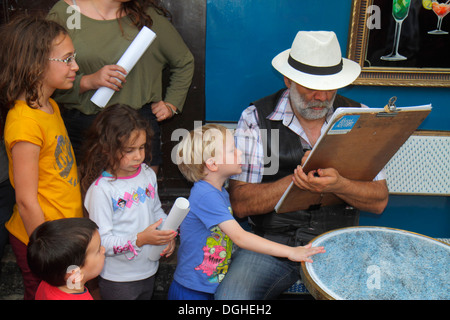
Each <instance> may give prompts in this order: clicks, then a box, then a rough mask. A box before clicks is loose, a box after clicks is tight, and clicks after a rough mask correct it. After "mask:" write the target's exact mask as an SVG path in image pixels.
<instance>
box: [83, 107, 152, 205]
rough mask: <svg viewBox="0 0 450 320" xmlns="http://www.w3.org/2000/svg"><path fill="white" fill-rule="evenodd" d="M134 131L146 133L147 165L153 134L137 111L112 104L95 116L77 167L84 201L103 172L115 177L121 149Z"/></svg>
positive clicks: (149, 158)
mask: <svg viewBox="0 0 450 320" xmlns="http://www.w3.org/2000/svg"><path fill="white" fill-rule="evenodd" d="M135 130H144V131H145V134H146V144H145V160H144V162H145V163H146V164H147V165H150V160H151V138H152V136H153V131H152V129H151V127H150V125H149V123H148V121H147V120H145V119H144V118H142V117H141V116H140V115H139V112H138V111H136V110H134V109H133V108H131V107H129V106H127V105H124V104H114V105H111V106H109V107H107V108H105V109H104V110H103V111H102V112H100V113H99V114H98V115H97V117H96V118H95V120H94V122H93V123H92V125H91V127H90V128H89V131H88V133H87V138H86V140H85V141H84V158H83V159H82V161H81V163H80V177H81V184H80V187H81V193H82V195H83V197H84V195H85V194H86V191H87V190H88V189H89V186H90V185H91V184H92V183H93V182H94V181H95V180H96V179H97V178H98V177H99V176H100V175H101V173H102V172H103V171H104V170H108V172H109V173H110V174H112V175H113V176H114V177H117V175H116V172H117V169H118V168H119V164H120V160H121V158H122V152H123V148H124V147H125V143H127V142H128V140H129V139H130V136H131V134H132V133H133V131H135Z"/></svg>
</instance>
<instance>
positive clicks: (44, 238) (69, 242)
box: [27, 218, 105, 300]
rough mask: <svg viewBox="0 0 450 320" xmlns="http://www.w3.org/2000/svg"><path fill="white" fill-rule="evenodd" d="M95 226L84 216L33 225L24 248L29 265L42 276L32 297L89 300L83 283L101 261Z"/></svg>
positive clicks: (95, 273) (94, 274)
mask: <svg viewBox="0 0 450 320" xmlns="http://www.w3.org/2000/svg"><path fill="white" fill-rule="evenodd" d="M97 229H98V227H97V224H96V223H95V222H93V221H92V220H90V219H87V218H66V219H59V220H53V221H47V222H44V223H43V224H41V225H40V226H39V227H37V228H36V230H35V231H34V232H33V233H32V235H31V236H30V241H29V243H28V248H27V259H28V264H29V266H30V269H31V271H32V272H33V273H34V274H35V275H36V276H37V277H39V278H41V279H42V281H41V283H40V285H39V287H38V289H37V292H36V297H35V299H36V300H93V298H92V296H91V294H90V293H89V291H88V289H87V288H86V287H85V283H86V282H87V281H89V280H91V279H93V278H95V277H97V276H98V275H99V274H100V271H101V270H102V269H103V264H104V262H105V248H104V247H103V246H101V241H100V234H99V232H98V230H97Z"/></svg>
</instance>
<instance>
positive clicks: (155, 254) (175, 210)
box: [149, 197, 190, 261]
mask: <svg viewBox="0 0 450 320" xmlns="http://www.w3.org/2000/svg"><path fill="white" fill-rule="evenodd" d="M189 209H190V207H189V201H188V200H187V199H186V198H183V197H180V198H177V199H176V200H175V203H174V204H173V206H172V209H170V212H169V215H168V216H167V219H166V221H164V224H163V225H162V227H161V229H160V230H173V231H176V230H177V229H178V227H179V226H180V224H181V222H183V220H184V218H185V217H186V215H187V214H188V212H189ZM166 246H167V245H161V246H152V248H151V249H150V254H149V259H150V260H153V261H158V260H159V258H161V252H162V251H163V250H164V249H165V247H166Z"/></svg>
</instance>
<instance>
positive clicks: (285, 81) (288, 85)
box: [283, 76, 291, 89]
mask: <svg viewBox="0 0 450 320" xmlns="http://www.w3.org/2000/svg"><path fill="white" fill-rule="evenodd" d="M283 77H284V84H285V85H286V87H287V88H288V89H289V88H290V87H291V79H289V78H288V77H286V76H283Z"/></svg>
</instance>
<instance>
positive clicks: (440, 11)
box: [428, 0, 450, 34]
mask: <svg viewBox="0 0 450 320" xmlns="http://www.w3.org/2000/svg"><path fill="white" fill-rule="evenodd" d="M449 2H450V1H447V2H446V3H439V2H437V1H434V0H433V2H432V3H431V6H432V9H433V11H434V13H435V14H436V15H437V17H438V22H437V26H436V29H435V30H432V31H428V34H448V32H447V31H444V30H441V26H442V20H443V19H444V17H445V16H446V15H447V14H448V13H449V12H450V3H449Z"/></svg>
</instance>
